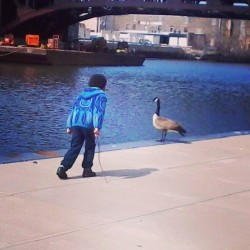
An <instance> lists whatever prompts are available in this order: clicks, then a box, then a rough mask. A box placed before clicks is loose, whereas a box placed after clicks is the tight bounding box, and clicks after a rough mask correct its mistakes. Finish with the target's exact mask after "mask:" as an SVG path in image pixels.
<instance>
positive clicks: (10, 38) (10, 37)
mask: <svg viewBox="0 0 250 250" xmlns="http://www.w3.org/2000/svg"><path fill="white" fill-rule="evenodd" d="M14 43H15V41H14V36H13V35H12V34H8V35H5V36H4V38H3V40H2V41H0V45H8V46H14Z"/></svg>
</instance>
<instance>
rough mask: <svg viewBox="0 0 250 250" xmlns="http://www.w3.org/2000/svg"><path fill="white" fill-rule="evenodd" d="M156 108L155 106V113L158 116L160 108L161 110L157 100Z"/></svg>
mask: <svg viewBox="0 0 250 250" xmlns="http://www.w3.org/2000/svg"><path fill="white" fill-rule="evenodd" d="M156 104H157V106H156V111H155V113H156V114H157V115H158V116H160V108H161V104H160V100H159V99H158V100H157V102H156Z"/></svg>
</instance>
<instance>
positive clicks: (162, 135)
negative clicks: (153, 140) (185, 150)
mask: <svg viewBox="0 0 250 250" xmlns="http://www.w3.org/2000/svg"><path fill="white" fill-rule="evenodd" d="M163 137H164V132H163V131H162V133H161V139H160V141H163Z"/></svg>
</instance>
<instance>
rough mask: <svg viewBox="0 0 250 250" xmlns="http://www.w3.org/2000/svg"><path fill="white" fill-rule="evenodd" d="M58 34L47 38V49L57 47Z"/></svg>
mask: <svg viewBox="0 0 250 250" xmlns="http://www.w3.org/2000/svg"><path fill="white" fill-rule="evenodd" d="M59 39H60V36H59V35H53V38H49V39H48V44H47V48H48V49H58V48H59Z"/></svg>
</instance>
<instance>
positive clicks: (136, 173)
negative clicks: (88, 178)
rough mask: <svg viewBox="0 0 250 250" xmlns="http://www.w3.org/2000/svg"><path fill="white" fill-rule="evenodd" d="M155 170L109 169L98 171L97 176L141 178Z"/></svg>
mask: <svg viewBox="0 0 250 250" xmlns="http://www.w3.org/2000/svg"><path fill="white" fill-rule="evenodd" d="M153 171H158V169H157V168H141V169H119V170H108V171H105V170H104V171H103V172H96V176H105V177H108V176H110V177H111V176H112V177H123V179H130V178H139V177H143V176H146V175H149V174H151V173H152V172H153ZM78 178H82V176H72V177H69V178H68V179H78Z"/></svg>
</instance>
